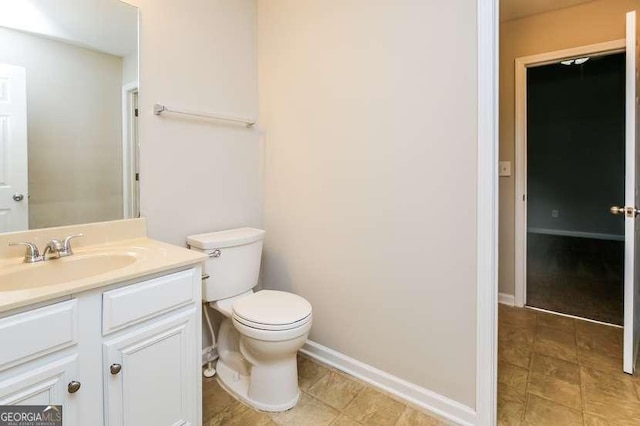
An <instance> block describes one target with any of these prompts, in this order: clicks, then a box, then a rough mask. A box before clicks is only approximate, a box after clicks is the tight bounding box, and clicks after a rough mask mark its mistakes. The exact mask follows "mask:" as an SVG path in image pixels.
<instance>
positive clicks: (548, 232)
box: [527, 228, 624, 241]
mask: <svg viewBox="0 0 640 426" xmlns="http://www.w3.org/2000/svg"><path fill="white" fill-rule="evenodd" d="M527 232H530V233H532V234H545V235H560V236H563V237H579V238H593V239H595V240H611V241H624V235H617V234H600V233H597V232H581V231H566V230H563V229H545V228H527Z"/></svg>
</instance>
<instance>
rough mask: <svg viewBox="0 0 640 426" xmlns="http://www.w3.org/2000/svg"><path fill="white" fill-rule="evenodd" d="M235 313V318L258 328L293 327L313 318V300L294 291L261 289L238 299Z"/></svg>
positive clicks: (233, 315) (279, 329) (284, 328)
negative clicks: (310, 300) (309, 300)
mask: <svg viewBox="0 0 640 426" xmlns="http://www.w3.org/2000/svg"><path fill="white" fill-rule="evenodd" d="M231 316H232V318H233V320H234V321H237V322H238V323H240V324H242V325H244V326H246V327H250V328H253V329H257V330H264V331H284V330H292V329H297V328H300V327H304V326H305V325H306V324H307V323H309V322H310V321H311V304H310V303H309V302H307V301H306V300H305V299H304V298H302V297H300V296H298V295H295V294H293V293H288V292H284V291H275V290H261V291H259V292H257V293H253V294H251V295H249V296H246V297H243V298H241V299H239V300H237V301H236V302H235V303H234V304H233V307H232V315H231Z"/></svg>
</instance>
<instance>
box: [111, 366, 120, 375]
mask: <svg viewBox="0 0 640 426" xmlns="http://www.w3.org/2000/svg"><path fill="white" fill-rule="evenodd" d="M120 370H122V365H120V364H111V367H109V371H111V374H114V375H115V374H118V373H119V372H120Z"/></svg>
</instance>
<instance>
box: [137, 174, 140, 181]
mask: <svg viewBox="0 0 640 426" xmlns="http://www.w3.org/2000/svg"><path fill="white" fill-rule="evenodd" d="M138 181H140V173H136V182H138Z"/></svg>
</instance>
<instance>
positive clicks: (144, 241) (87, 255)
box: [0, 237, 207, 312]
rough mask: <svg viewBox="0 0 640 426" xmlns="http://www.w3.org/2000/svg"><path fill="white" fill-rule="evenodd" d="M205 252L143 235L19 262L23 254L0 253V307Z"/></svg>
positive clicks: (196, 259)
mask: <svg viewBox="0 0 640 426" xmlns="http://www.w3.org/2000/svg"><path fill="white" fill-rule="evenodd" d="M98 258H99V259H98ZM206 258H207V257H206V255H204V254H202V253H198V252H195V251H192V250H188V249H186V248H182V247H177V246H174V245H170V244H166V243H162V242H159V241H155V240H152V239H149V238H146V237H138V238H131V239H122V240H117V241H112V242H107V243H104V242H100V243H98V244H95V245H83V246H81V247H78V248H74V254H73V255H72V256H69V257H65V258H62V259H52V260H47V261H45V262H38V263H32V264H28V263H23V262H22V259H23V258H22V257H4V258H2V257H0V312H5V311H8V310H11V309H15V308H19V307H23V306H27V305H31V304H35V303H39V302H43V301H46V300H52V299H56V298H60V297H64V296H70V295H73V294H77V293H80V292H83V291H87V290H92V289H96V288H100V287H104V286H108V285H110V284H115V283H119V282H125V281H129V280H134V279H136V278H140V277H144V276H146V275H152V274H157V273H160V272H163V271H168V270H171V269H177V268H182V267H187V266H191V265H196V264H198V263H200V262H203V261H204V260H205V259H206ZM109 262H113V266H112V265H111V264H110V263H109ZM72 263H73V265H70V264H72ZM74 268H75V270H74ZM79 268H80V269H79ZM92 268H93V269H92ZM70 271H71V272H73V273H71V274H70ZM66 276H68V277H69V278H65V277H66ZM43 282H45V283H46V284H45V285H42V283H43Z"/></svg>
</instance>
